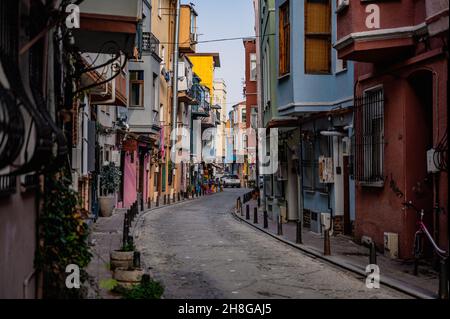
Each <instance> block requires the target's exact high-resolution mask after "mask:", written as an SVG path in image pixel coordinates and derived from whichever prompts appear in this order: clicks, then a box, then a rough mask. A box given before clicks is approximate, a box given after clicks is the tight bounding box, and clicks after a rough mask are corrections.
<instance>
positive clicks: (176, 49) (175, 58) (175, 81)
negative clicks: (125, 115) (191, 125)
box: [170, 0, 180, 174]
mask: <svg viewBox="0 0 450 319" xmlns="http://www.w3.org/2000/svg"><path fill="white" fill-rule="evenodd" d="M179 35H180V0H176V16H175V39H174V51H173V77H172V81H173V83H172V88H173V96H172V133H171V138H172V152H171V153H172V159H171V160H174V159H175V157H176V153H177V152H176V143H177V137H178V132H177V131H178V129H177V109H178V108H177V103H178V54H179V43H178V42H179V37H180V36H179ZM170 174H172V172H170Z"/></svg>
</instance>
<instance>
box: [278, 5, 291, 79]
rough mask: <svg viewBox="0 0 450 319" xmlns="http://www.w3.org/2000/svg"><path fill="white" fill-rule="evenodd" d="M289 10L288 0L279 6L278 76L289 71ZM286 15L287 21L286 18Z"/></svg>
mask: <svg viewBox="0 0 450 319" xmlns="http://www.w3.org/2000/svg"><path fill="white" fill-rule="evenodd" d="M290 14H291V10H290V0H287V1H286V2H284V3H283V4H282V5H280V7H279V14H278V20H279V21H278V34H279V37H278V76H279V77H280V78H282V77H285V76H287V75H289V74H290V73H291V17H290ZM286 17H287V22H286V19H285V18H286Z"/></svg>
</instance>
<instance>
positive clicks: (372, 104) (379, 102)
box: [355, 88, 384, 186]
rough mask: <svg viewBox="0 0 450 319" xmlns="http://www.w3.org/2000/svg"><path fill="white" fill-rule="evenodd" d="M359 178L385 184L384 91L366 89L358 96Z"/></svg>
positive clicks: (361, 180) (356, 107)
mask: <svg viewBox="0 0 450 319" xmlns="http://www.w3.org/2000/svg"><path fill="white" fill-rule="evenodd" d="M355 124H356V125H355V148H356V149H355V164H356V165H355V180H356V181H357V182H358V183H360V184H363V185H367V186H383V182H384V176H383V156H384V92H383V89H382V88H377V89H373V90H369V91H366V92H365V93H364V95H363V96H361V97H357V98H356V99H355Z"/></svg>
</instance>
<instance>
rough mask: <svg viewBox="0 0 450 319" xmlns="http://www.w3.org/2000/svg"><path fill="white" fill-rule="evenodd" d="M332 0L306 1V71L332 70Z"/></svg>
mask: <svg viewBox="0 0 450 319" xmlns="http://www.w3.org/2000/svg"><path fill="white" fill-rule="evenodd" d="M330 5H331V3H330V0H306V1H305V73H313V74H317V73H319V74H320V73H325V74H328V73H330V72H331V71H330V70H331V6H330Z"/></svg>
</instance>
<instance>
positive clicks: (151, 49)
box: [142, 32, 160, 56]
mask: <svg viewBox="0 0 450 319" xmlns="http://www.w3.org/2000/svg"><path fill="white" fill-rule="evenodd" d="M159 44H160V42H159V40H158V38H157V37H155V35H154V34H153V33H151V32H143V33H142V52H143V53H153V54H156V55H157V56H159Z"/></svg>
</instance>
